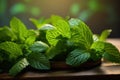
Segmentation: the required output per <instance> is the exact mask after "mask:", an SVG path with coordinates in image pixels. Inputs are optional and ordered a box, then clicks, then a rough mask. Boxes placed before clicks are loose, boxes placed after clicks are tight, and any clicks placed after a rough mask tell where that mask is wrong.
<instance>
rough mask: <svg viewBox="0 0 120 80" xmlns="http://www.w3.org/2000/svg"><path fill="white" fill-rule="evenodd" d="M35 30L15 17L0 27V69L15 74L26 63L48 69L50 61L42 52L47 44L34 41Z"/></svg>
mask: <svg viewBox="0 0 120 80" xmlns="http://www.w3.org/2000/svg"><path fill="white" fill-rule="evenodd" d="M37 37H38V32H37V30H33V29H27V28H26V26H25V25H24V24H23V23H22V22H21V21H20V20H19V19H18V18H16V17H13V18H12V20H11V21H10V27H8V26H4V27H2V28H0V70H1V72H2V71H3V72H5V71H7V72H8V71H9V74H10V75H13V76H15V75H16V74H18V73H19V72H20V71H22V70H23V69H24V68H26V67H27V66H28V65H30V66H32V67H33V68H36V69H49V68H50V63H49V60H48V59H47V57H46V56H45V55H44V54H43V53H44V52H45V51H46V50H47V49H48V48H49V46H48V45H47V44H45V43H43V42H41V41H36V38H37Z"/></svg>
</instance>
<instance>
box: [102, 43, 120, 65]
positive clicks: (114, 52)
mask: <svg viewBox="0 0 120 80" xmlns="http://www.w3.org/2000/svg"><path fill="white" fill-rule="evenodd" d="M104 50H105V53H104V55H103V57H104V59H106V60H108V61H111V62H116V63H120V52H119V50H118V49H117V48H116V47H115V46H114V45H112V44H111V43H105V48H104Z"/></svg>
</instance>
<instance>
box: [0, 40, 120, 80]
mask: <svg viewBox="0 0 120 80" xmlns="http://www.w3.org/2000/svg"><path fill="white" fill-rule="evenodd" d="M107 41H108V42H111V43H112V44H114V45H115V46H116V47H117V48H119V50H120V39H108V40H107ZM2 79H4V80H7V79H11V80H12V79H13V78H12V77H10V76H8V75H7V74H6V73H4V74H0V80H2ZM14 79H24V80H32V79H35V80H41V79H42V80H43V79H44V80H60V79H61V80H63V79H64V80H78V79H82V80H88V79H89V80H97V79H98V80H120V64H115V63H109V62H103V63H102V64H101V65H100V66H98V67H95V68H93V69H89V70H84V71H79V70H77V71H75V70H54V71H46V72H44V71H42V72H41V71H29V72H25V73H24V74H22V75H19V76H17V77H15V78H14Z"/></svg>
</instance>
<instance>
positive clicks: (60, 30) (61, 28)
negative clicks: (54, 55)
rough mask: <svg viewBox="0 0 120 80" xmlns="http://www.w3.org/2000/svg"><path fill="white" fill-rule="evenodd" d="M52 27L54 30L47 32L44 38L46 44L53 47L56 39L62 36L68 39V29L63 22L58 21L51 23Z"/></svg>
mask: <svg viewBox="0 0 120 80" xmlns="http://www.w3.org/2000/svg"><path fill="white" fill-rule="evenodd" d="M52 24H53V26H55V27H56V29H55V30H49V31H47V33H46V38H47V40H48V42H49V43H50V44H51V45H53V46H55V45H56V43H57V42H58V40H57V39H56V38H57V37H58V36H60V35H62V36H63V37H66V38H70V37H71V35H70V27H69V25H68V23H67V22H66V21H65V20H62V19H59V20H57V21H55V22H53V23H52Z"/></svg>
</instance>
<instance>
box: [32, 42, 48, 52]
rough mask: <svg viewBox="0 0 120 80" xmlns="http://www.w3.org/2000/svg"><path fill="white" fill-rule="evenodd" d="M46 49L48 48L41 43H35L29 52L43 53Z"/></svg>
mask: <svg viewBox="0 0 120 80" xmlns="http://www.w3.org/2000/svg"><path fill="white" fill-rule="evenodd" d="M48 48H49V46H48V45H47V44H46V43H44V42H41V41H36V42H35V43H34V44H33V45H32V46H30V50H31V51H33V52H34V53H41V52H45V51H46V50H47V49H48Z"/></svg>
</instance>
